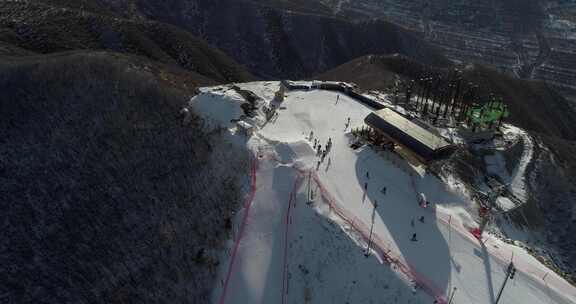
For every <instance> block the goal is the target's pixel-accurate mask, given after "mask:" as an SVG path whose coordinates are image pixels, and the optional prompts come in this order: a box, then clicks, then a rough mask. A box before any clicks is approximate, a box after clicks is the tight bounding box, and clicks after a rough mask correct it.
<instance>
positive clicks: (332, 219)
mask: <svg viewBox="0 0 576 304" xmlns="http://www.w3.org/2000/svg"><path fill="white" fill-rule="evenodd" d="M240 86H241V87H242V88H244V89H247V90H251V91H253V92H254V93H256V94H257V95H259V96H260V97H262V98H263V101H262V102H261V105H260V106H266V105H268V104H269V103H271V102H272V101H271V100H272V98H274V93H275V92H276V91H277V89H278V87H279V84H278V83H276V82H264V83H249V84H240ZM216 89H217V90H218V92H217V93H211V92H212V90H216ZM203 92H204V93H203V94H201V95H199V96H197V97H195V98H194V99H192V101H191V106H192V107H193V108H194V109H195V110H196V111H197V112H198V113H199V114H201V115H203V116H205V117H206V118H207V119H211V120H212V121H217V122H220V123H221V124H222V125H223V126H225V127H228V128H229V129H230V133H231V135H230V137H231V138H232V139H233V140H234V141H236V142H237V143H239V144H242V145H245V146H246V148H247V150H248V151H250V153H252V155H253V159H254V161H253V164H252V167H253V169H252V171H251V179H250V182H249V184H250V186H249V187H247V189H248V191H247V192H248V194H247V197H246V202H245V204H244V205H243V207H242V210H240V212H239V213H238V215H237V219H236V223H235V225H234V237H233V239H232V240H230V247H229V250H228V252H227V253H226V257H225V262H224V263H221V275H220V281H219V286H218V288H216V290H215V291H214V303H220V304H223V303H434V301H438V302H437V303H447V302H448V301H449V299H450V297H453V300H452V303H459V304H460V303H466V304H468V303H471V304H474V303H494V302H495V299H496V297H497V295H498V292H499V290H500V287H501V286H502V283H503V281H504V279H505V277H506V268H507V267H508V264H509V262H510V261H511V260H513V262H514V265H515V267H516V268H517V273H516V275H515V277H514V279H512V280H509V282H508V284H507V287H506V289H505V290H504V292H503V294H502V298H501V300H500V303H507V304H513V303H518V304H520V303H534V304H538V303H543V304H544V303H546V304H549V303H576V289H575V288H574V287H573V286H571V285H569V284H568V283H567V282H566V281H565V280H563V279H562V278H561V277H559V276H558V275H556V274H555V273H554V272H552V271H550V270H548V269H547V268H546V267H545V266H544V265H542V264H541V263H540V262H538V261H537V260H536V259H534V258H533V257H532V256H531V255H529V254H528V253H527V252H526V251H525V250H524V249H522V248H519V247H515V246H512V245H509V244H506V243H504V242H502V241H500V240H499V239H497V238H495V237H492V236H490V235H484V237H483V241H482V242H480V241H478V240H477V239H476V238H475V237H474V236H472V234H470V233H469V229H470V228H475V227H477V224H476V223H475V222H474V221H473V220H472V218H473V217H472V216H471V215H470V214H469V211H468V210H473V208H471V204H472V203H471V202H470V199H469V198H467V197H466V196H465V195H464V194H463V192H461V191H458V190H457V189H460V187H459V185H458V182H457V181H456V180H455V179H452V178H450V179H448V180H450V182H444V181H442V180H440V179H438V178H437V177H435V176H433V175H429V174H421V172H420V171H417V170H414V169H413V168H412V167H411V166H409V165H407V164H406V162H405V161H404V160H402V159H401V158H400V157H398V156H397V155H395V154H392V153H390V152H384V151H376V150H374V149H373V148H371V147H369V146H363V147H360V148H358V149H356V150H354V149H352V148H351V147H350V143H351V142H352V141H353V137H352V135H351V133H350V130H351V128H355V127H360V126H362V125H363V120H364V118H365V117H366V115H368V114H369V113H370V112H371V111H372V109H370V108H369V107H366V106H364V105H363V104H361V103H359V102H358V101H356V100H354V99H351V98H349V97H347V96H345V95H341V94H338V93H336V92H330V91H323V90H309V91H289V92H287V93H286V98H285V100H284V101H283V102H282V103H281V104H280V107H279V109H278V116H277V117H273V118H272V119H271V120H270V121H269V122H268V123H259V124H256V123H254V125H255V128H256V129H257V131H256V132H255V133H254V134H253V135H251V136H249V137H247V136H246V135H241V134H240V133H237V132H236V130H235V128H234V125H233V124H231V123H230V120H233V119H238V118H242V117H241V113H239V112H238V109H240V107H239V105H240V104H241V103H242V102H243V101H242V100H241V98H239V96H238V95H237V94H236V93H235V92H234V91H233V90H231V89H230V90H229V89H226V87H218V88H207V89H204V90H203ZM208 96H210V97H208ZM235 103H237V105H236V106H234V104H235ZM348 118H350V125H348V126H347V121H348ZM248 121H262V120H255V119H248ZM311 132H313V136H312V137H310V133H311ZM314 139H317V140H319V142H320V143H321V144H322V145H323V148H324V147H325V145H326V144H327V142H328V140H329V139H331V141H332V147H331V149H330V151H329V152H328V153H327V155H326V157H325V159H324V161H323V162H321V163H318V161H319V160H321V158H320V157H319V156H317V153H316V151H315V149H314V147H313V145H314ZM529 157H530V155H525V156H524V157H523V159H528V158H529ZM520 169H523V168H520ZM518 184H520V182H519V183H518ZM421 194H424V195H425V196H426V199H427V200H428V201H429V202H430V205H429V206H428V207H427V208H423V207H421V206H420V205H419V203H418V202H419V198H420V197H421ZM414 234H416V238H415V239H413V236H414ZM368 246H370V249H369V250H368V251H367V248H368Z"/></svg>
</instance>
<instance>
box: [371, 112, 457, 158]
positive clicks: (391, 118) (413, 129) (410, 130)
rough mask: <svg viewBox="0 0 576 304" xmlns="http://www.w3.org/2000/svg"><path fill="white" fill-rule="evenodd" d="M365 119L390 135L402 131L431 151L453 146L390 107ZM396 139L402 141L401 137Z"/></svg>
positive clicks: (372, 125)
mask: <svg viewBox="0 0 576 304" xmlns="http://www.w3.org/2000/svg"><path fill="white" fill-rule="evenodd" d="M364 121H365V122H366V124H368V125H370V126H371V127H373V128H377V129H379V130H380V131H383V132H385V133H388V134H390V135H395V134H397V133H401V134H402V135H404V136H407V137H409V138H410V139H411V140H410V141H412V140H414V141H416V142H418V144H419V145H421V146H424V147H425V148H427V149H429V150H431V151H438V150H440V149H442V148H445V147H449V146H451V144H450V143H448V142H447V141H446V140H444V139H443V138H442V137H440V136H438V135H436V134H434V133H432V132H430V131H428V130H426V129H424V128H423V127H421V126H419V125H417V124H416V123H414V122H412V121H410V120H409V119H407V118H406V117H404V116H402V115H400V114H399V113H397V112H396V111H393V110H391V109H388V108H385V109H382V110H379V111H375V112H372V113H370V114H369V115H368V116H367V117H366V119H365V120H364ZM396 139H397V140H399V141H400V142H402V139H401V138H396Z"/></svg>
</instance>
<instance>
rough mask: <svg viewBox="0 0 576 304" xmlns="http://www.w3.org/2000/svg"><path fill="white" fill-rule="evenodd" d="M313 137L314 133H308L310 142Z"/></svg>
mask: <svg viewBox="0 0 576 304" xmlns="http://www.w3.org/2000/svg"><path fill="white" fill-rule="evenodd" d="M313 137H314V131H310V137H308V138H310V141H312V138H313Z"/></svg>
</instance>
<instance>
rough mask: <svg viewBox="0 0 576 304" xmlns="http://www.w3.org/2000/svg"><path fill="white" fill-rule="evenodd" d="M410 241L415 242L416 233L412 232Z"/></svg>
mask: <svg viewBox="0 0 576 304" xmlns="http://www.w3.org/2000/svg"><path fill="white" fill-rule="evenodd" d="M410 240H411V241H412V242H417V241H418V240H417V239H416V233H414V234H412V238H411V239H410Z"/></svg>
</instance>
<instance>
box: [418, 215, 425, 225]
mask: <svg viewBox="0 0 576 304" xmlns="http://www.w3.org/2000/svg"><path fill="white" fill-rule="evenodd" d="M418 220H419V221H420V222H421V223H422V224H424V216H421V217H420V218H419V219H418Z"/></svg>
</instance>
